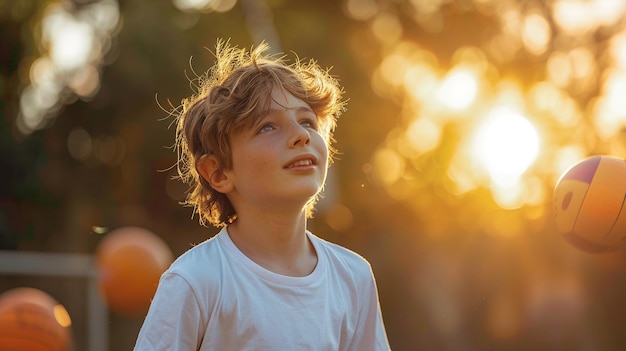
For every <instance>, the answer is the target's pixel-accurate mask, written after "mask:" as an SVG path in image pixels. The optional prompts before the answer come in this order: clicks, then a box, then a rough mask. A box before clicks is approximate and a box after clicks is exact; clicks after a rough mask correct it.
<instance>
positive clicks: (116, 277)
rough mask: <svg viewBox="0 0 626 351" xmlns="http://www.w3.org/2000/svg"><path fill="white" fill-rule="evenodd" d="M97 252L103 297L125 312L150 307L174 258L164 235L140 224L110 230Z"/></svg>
mask: <svg viewBox="0 0 626 351" xmlns="http://www.w3.org/2000/svg"><path fill="white" fill-rule="evenodd" d="M95 256H96V267H97V269H98V272H99V276H98V282H99V287H100V292H101V294H102V296H103V299H104V301H105V303H106V304H107V306H108V308H109V309H110V310H112V311H114V312H116V313H117V314H120V315H124V316H141V315H143V314H145V313H146V312H147V311H148V308H149V307H150V301H151V299H152V297H153V296H154V293H155V292H156V288H157V285H158V283H159V278H160V277H161V274H162V273H163V272H164V271H165V270H166V269H167V268H168V267H169V265H170V263H171V262H172V260H173V255H172V252H171V250H170V248H169V246H168V245H167V244H166V243H165V242H164V241H163V240H162V239H161V238H160V237H158V236H157V235H156V234H154V233H152V232H150V231H148V230H147V229H143V228H139V227H122V228H119V229H116V230H114V231H112V232H110V233H109V234H106V236H105V237H104V238H103V239H102V241H101V242H100V243H99V244H98V247H97V249H96V253H95Z"/></svg>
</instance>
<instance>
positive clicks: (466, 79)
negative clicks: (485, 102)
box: [437, 69, 478, 111]
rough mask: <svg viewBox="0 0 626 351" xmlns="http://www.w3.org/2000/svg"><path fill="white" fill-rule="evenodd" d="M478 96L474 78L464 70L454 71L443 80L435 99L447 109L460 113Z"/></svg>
mask: <svg viewBox="0 0 626 351" xmlns="http://www.w3.org/2000/svg"><path fill="white" fill-rule="evenodd" d="M477 94H478V82H477V81H476V77H474V75H473V74H472V73H471V72H469V71H468V70H465V69H456V70H454V71H452V72H450V73H449V74H448V76H447V77H446V78H445V79H444V80H443V82H442V83H441V86H440V87H439V90H437V98H438V99H439V101H440V102H441V103H442V104H443V105H444V106H447V107H448V108H450V109H452V110H455V111H461V110H464V109H466V108H467V107H469V106H470V105H471V104H472V103H473V102H474V99H475V98H476V95H477Z"/></svg>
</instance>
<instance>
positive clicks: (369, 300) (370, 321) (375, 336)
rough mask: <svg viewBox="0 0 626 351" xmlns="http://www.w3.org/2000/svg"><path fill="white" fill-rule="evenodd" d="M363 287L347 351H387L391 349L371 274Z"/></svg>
mask: <svg viewBox="0 0 626 351" xmlns="http://www.w3.org/2000/svg"><path fill="white" fill-rule="evenodd" d="M370 273H371V271H370ZM364 285H365V286H364V287H363V289H362V290H361V291H363V294H361V296H362V297H363V300H361V306H360V310H359V311H358V312H357V313H358V316H359V319H358V322H357V327H356V330H355V333H354V336H353V339H352V342H351V343H350V346H349V348H348V350H350V351H389V350H391V348H390V346H389V341H388V340H387V333H386V331H385V325H384V323H383V318H382V313H381V310H380V303H379V301H378V289H377V287H376V281H375V280H374V275H373V273H371V275H370V279H369V280H367V283H366V284H364Z"/></svg>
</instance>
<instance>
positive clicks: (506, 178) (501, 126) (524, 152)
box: [473, 107, 539, 186]
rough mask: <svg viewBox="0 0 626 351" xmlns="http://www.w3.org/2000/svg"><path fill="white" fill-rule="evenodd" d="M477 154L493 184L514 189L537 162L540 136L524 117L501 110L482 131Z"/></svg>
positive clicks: (495, 113)
mask: <svg viewBox="0 0 626 351" xmlns="http://www.w3.org/2000/svg"><path fill="white" fill-rule="evenodd" d="M473 151H474V157H475V158H476V159H477V160H478V161H479V163H480V164H481V165H482V166H483V167H484V168H485V169H486V170H487V172H488V173H489V176H490V178H491V181H492V182H493V183H495V184H497V185H499V186H504V185H511V184H515V183H517V182H519V180H520V177H521V175H522V174H523V173H524V172H525V171H526V170H527V169H528V167H530V165H532V163H533V162H534V161H535V159H536V158H537V155H538V153H539V135H538V133H537V130H536V129H535V127H534V126H533V125H532V124H531V123H530V122H529V121H528V119H527V118H525V117H524V116H522V115H521V114H520V113H518V112H517V111H514V110H512V109H510V108H506V107H498V108H496V109H494V110H493V111H492V112H491V114H490V115H489V116H488V117H487V119H486V120H485V122H484V124H483V125H482V126H481V127H480V129H479V130H478V132H477V134H476V137H475V142H474V150H473Z"/></svg>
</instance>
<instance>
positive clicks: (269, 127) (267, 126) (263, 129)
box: [259, 123, 274, 133]
mask: <svg viewBox="0 0 626 351" xmlns="http://www.w3.org/2000/svg"><path fill="white" fill-rule="evenodd" d="M271 130H274V126H272V125H271V124H269V123H268V124H264V125H262V126H261V128H259V133H263V132H269V131H271Z"/></svg>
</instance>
